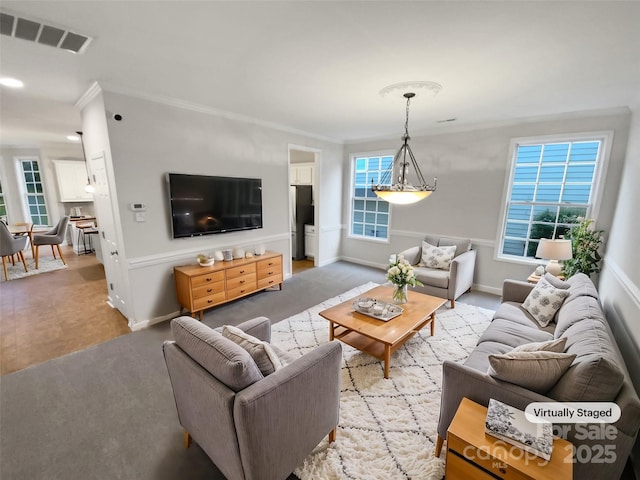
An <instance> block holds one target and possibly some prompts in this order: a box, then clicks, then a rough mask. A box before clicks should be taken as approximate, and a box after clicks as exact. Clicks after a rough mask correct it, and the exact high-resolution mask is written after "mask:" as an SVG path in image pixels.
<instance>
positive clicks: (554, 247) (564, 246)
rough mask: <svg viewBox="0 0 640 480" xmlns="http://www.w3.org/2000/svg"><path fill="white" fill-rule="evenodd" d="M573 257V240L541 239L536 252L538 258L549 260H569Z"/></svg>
mask: <svg viewBox="0 0 640 480" xmlns="http://www.w3.org/2000/svg"><path fill="white" fill-rule="evenodd" d="M572 256H573V253H572V252H571V240H561V239H557V240H551V239H548V238H541V239H540V243H539V244H538V249H537V250H536V257H539V258H544V259H547V260H569V259H570V258H571V257H572Z"/></svg>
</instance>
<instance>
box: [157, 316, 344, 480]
mask: <svg viewBox="0 0 640 480" xmlns="http://www.w3.org/2000/svg"><path fill="white" fill-rule="evenodd" d="M238 328H240V329H241V330H243V331H244V332H246V333H248V334H250V335H252V336H254V337H257V338H259V339H260V340H263V341H267V342H268V341H269V340H270V337H271V325H270V321H269V319H268V318H265V317H259V318H256V319H253V320H249V321H247V322H244V323H242V324H240V325H238ZM171 329H172V332H173V335H174V338H175V341H171V342H169V341H168V342H165V343H164V346H163V350H164V357H165V361H166V364H167V369H168V371H169V378H170V380H171V385H172V388H173V394H174V397H175V401H176V407H177V410H178V419H179V421H180V424H181V425H182V427H183V428H184V429H185V445H186V446H187V447H188V446H189V444H190V440H191V438H193V440H195V441H196V442H197V443H198V445H200V447H201V448H202V449H203V450H204V451H205V453H206V454H207V455H208V456H209V458H211V460H212V461H213V462H214V463H215V464H216V466H217V467H218V468H219V469H220V471H221V472H222V473H223V474H224V476H225V477H226V478H227V479H229V480H236V479H246V480H251V479H260V480H269V479H273V480H282V479H284V478H287V476H288V475H289V474H291V472H293V470H295V468H296V467H297V466H298V465H299V464H300V463H301V462H302V461H303V460H304V458H305V457H306V456H307V455H309V454H310V453H311V451H312V450H313V449H314V448H315V447H316V446H317V445H318V443H320V441H321V440H322V438H323V437H324V436H326V435H327V434H328V435H329V441H333V440H334V439H335V429H336V426H337V425H338V413H339V401H340V366H341V361H342V347H341V345H340V343H338V342H330V343H326V344H323V345H320V346H319V347H318V348H316V349H314V350H313V351H311V352H309V353H307V354H305V355H303V356H302V357H299V358H292V356H291V355H290V354H287V353H286V352H284V353H283V352H281V351H279V350H278V349H277V348H276V347H274V349H275V350H276V352H277V354H278V357H281V358H282V359H283V360H284V363H286V365H285V366H284V367H282V368H280V369H278V370H276V371H275V372H273V373H270V374H269V375H267V376H263V375H262V373H261V371H260V369H258V367H257V366H256V363H255V362H254V360H253V358H252V357H251V355H249V354H248V353H247V351H246V350H244V349H243V348H242V347H240V346H239V345H238V344H236V343H234V342H232V341H231V340H229V339H228V338H225V337H224V336H222V335H221V334H220V333H218V332H217V331H215V330H213V329H211V328H209V327H208V326H206V325H204V324H202V323H201V322H199V321H197V320H195V319H193V318H191V317H179V318H176V319H174V320H172V322H171Z"/></svg>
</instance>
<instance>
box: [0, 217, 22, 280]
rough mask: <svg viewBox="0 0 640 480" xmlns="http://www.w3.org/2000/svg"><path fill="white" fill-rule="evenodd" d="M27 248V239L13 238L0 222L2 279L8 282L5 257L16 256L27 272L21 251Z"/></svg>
mask: <svg viewBox="0 0 640 480" xmlns="http://www.w3.org/2000/svg"><path fill="white" fill-rule="evenodd" d="M26 246H27V237H26V236H18V237H14V236H13V235H12V234H11V232H10V231H9V228H8V227H7V226H6V225H5V224H4V222H0V255H1V256H2V268H3V270H4V279H5V281H9V274H8V273H7V257H10V258H13V255H14V254H18V256H19V257H20V260H22V265H24V271H25V272H27V271H28V270H27V262H26V261H25V259H24V254H23V253H22V250H23V249H24V248H25V247H26Z"/></svg>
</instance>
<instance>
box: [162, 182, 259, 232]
mask: <svg viewBox="0 0 640 480" xmlns="http://www.w3.org/2000/svg"><path fill="white" fill-rule="evenodd" d="M167 182H168V184H169V197H170V203H171V230H172V233H173V238H184V237H196V236H200V235H211V234H214V233H226V232H235V231H238V230H251V229H254V228H262V180H261V179H260V178H237V177H213V176H207V175H186V174H182V173H168V174H167Z"/></svg>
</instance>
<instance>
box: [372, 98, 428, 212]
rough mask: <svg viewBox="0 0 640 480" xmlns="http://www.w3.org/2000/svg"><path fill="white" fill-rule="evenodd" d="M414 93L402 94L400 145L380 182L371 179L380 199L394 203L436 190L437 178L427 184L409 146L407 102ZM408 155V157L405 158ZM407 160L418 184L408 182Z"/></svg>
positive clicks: (421, 197) (408, 201)
mask: <svg viewBox="0 0 640 480" xmlns="http://www.w3.org/2000/svg"><path fill="white" fill-rule="evenodd" d="M415 96H416V94H415V93H413V92H407V93H405V94H404V95H403V97H404V98H406V99H407V110H406V120H405V123H404V135H403V136H402V141H403V143H402V146H401V147H400V150H398V153H396V155H395V157H394V158H393V163H391V165H389V168H388V169H387V170H386V171H385V172H384V173H383V174H382V177H381V178H380V182H379V183H378V184H377V185H376V184H374V183H373V180H372V181H371V190H372V191H373V192H374V193H375V194H376V195H377V196H378V197H380V198H381V199H382V200H386V201H387V202H389V203H393V204H396V205H409V204H412V203H417V202H419V201H420V200H424V199H425V198H427V197H428V196H429V195H431V194H432V193H433V192H435V190H436V183H437V181H438V179H437V178H434V179H433V185H429V184H427V182H426V181H425V179H424V177H423V176H422V172H421V171H420V167H419V166H418V162H416V159H415V157H414V156H413V152H412V151H411V147H410V146H409V140H411V137H410V136H409V104H410V102H411V99H412V98H413V97H415ZM407 157H408V158H407ZM409 161H411V166H413V169H414V170H415V173H416V176H417V178H418V184H417V185H412V184H411V183H409V178H408V174H409V165H410V164H409Z"/></svg>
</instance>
